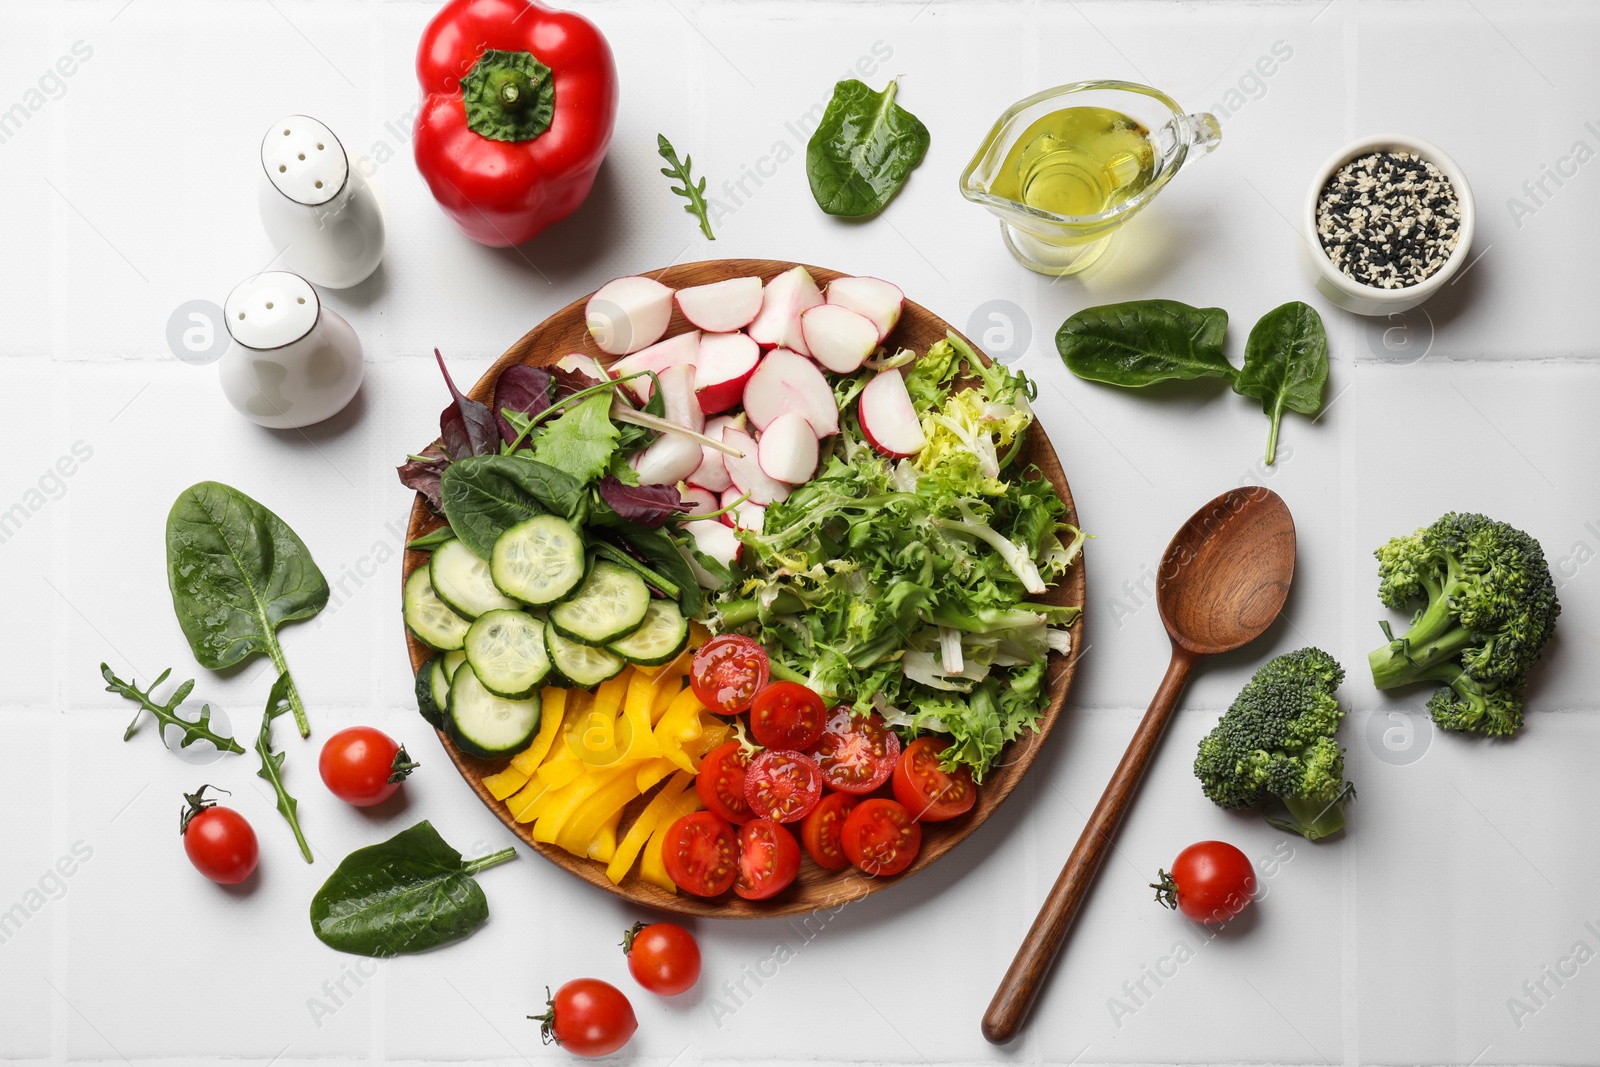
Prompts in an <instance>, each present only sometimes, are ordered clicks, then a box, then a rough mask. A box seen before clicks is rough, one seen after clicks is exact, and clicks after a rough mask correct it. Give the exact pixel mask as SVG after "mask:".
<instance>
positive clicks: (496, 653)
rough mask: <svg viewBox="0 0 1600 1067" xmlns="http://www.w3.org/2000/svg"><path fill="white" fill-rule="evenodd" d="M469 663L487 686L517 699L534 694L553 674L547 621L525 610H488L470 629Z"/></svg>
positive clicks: (468, 634)
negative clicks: (547, 637) (547, 677)
mask: <svg viewBox="0 0 1600 1067" xmlns="http://www.w3.org/2000/svg"><path fill="white" fill-rule="evenodd" d="M465 651H466V653H467V662H468V663H470V664H472V672H473V674H475V675H477V678H478V681H480V682H482V683H483V687H484V688H485V689H487V690H489V692H491V693H494V694H495V695H496V696H503V697H508V698H510V699H513V700H516V699H521V698H522V697H525V696H528V695H530V694H531V693H532V692H533V691H534V690H535V689H536V688H538V686H539V683H540V682H542V681H544V680H545V677H546V676H547V675H548V674H549V673H550V653H549V652H547V651H546V650H545V647H544V621H543V620H542V619H536V618H534V617H533V616H532V615H529V614H528V613H527V612H525V611H506V610H503V609H502V610H496V611H488V612H485V613H483V614H482V615H479V616H478V618H477V620H476V621H474V622H473V624H472V627H471V628H470V629H468V630H467V640H466V648H465Z"/></svg>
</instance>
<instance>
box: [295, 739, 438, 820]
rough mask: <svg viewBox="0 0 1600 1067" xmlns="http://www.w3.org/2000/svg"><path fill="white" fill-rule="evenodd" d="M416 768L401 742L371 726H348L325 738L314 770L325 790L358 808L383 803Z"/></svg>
mask: <svg viewBox="0 0 1600 1067" xmlns="http://www.w3.org/2000/svg"><path fill="white" fill-rule="evenodd" d="M416 769H417V764H415V763H412V762H411V757H410V756H408V755H406V750H405V747H404V746H403V745H400V744H398V743H396V742H395V740H394V738H392V737H390V736H389V735H388V734H386V733H384V732H383V731H382V730H377V729H374V728H372V727H371V726H350V727H346V728H345V729H343V730H340V731H339V732H338V733H336V734H334V735H333V736H332V737H330V738H328V741H327V743H326V744H324V745H323V746H322V755H321V756H320V757H319V758H318V759H317V770H319V771H321V772H322V782H323V784H324V785H326V786H327V787H328V791H329V792H331V793H332V794H333V795H334V796H336V797H338V798H339V799H340V800H343V801H346V802H347V803H350V804H354V805H355V806H356V807H358V808H370V807H371V806H372V805H374V804H382V803H383V802H384V801H385V800H388V799H389V798H390V797H392V796H394V794H395V791H396V790H397V789H399V788H400V783H401V782H403V781H405V780H406V776H407V775H409V774H410V773H411V772H412V771H414V770H416Z"/></svg>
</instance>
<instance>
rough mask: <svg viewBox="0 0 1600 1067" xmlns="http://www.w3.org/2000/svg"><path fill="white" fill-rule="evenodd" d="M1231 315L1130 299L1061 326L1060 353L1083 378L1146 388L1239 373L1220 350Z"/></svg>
mask: <svg viewBox="0 0 1600 1067" xmlns="http://www.w3.org/2000/svg"><path fill="white" fill-rule="evenodd" d="M1227 332H1228V313H1227V312H1226V311H1223V310H1222V309H1221V308H1196V307H1190V306H1189V305H1188V304H1182V303H1179V302H1178V301H1176V300H1131V301H1128V302H1127V303H1124V304H1103V305H1101V306H1100V307H1092V308H1084V309H1083V310H1082V311H1080V312H1078V313H1077V314H1076V315H1073V316H1072V317H1071V318H1069V319H1068V320H1067V321H1066V322H1063V323H1062V324H1061V329H1060V330H1059V331H1057V332H1056V350H1057V351H1059V352H1060V353H1061V359H1062V361H1063V362H1065V363H1066V365H1067V369H1068V370H1070V371H1072V373H1074V374H1076V375H1077V376H1078V377H1080V378H1088V379H1090V380H1091V381H1096V382H1105V383H1106V384H1107V385H1120V386H1124V387H1126V388H1130V389H1138V388H1142V387H1144V386H1146V385H1153V384H1154V383H1156V382H1161V381H1167V380H1168V379H1172V378H1180V379H1190V378H1224V379H1226V380H1228V381H1230V382H1231V381H1232V380H1233V378H1234V376H1235V375H1236V374H1237V373H1238V372H1237V371H1236V370H1234V368H1233V364H1231V363H1229V362H1228V357H1227V356H1226V355H1225V354H1224V353H1223V351H1222V339H1223V336H1224V335H1225V334H1226V333H1227Z"/></svg>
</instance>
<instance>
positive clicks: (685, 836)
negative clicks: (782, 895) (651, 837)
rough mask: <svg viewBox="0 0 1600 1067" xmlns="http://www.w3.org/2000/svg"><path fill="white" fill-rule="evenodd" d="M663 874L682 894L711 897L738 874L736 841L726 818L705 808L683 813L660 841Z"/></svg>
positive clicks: (728, 886)
mask: <svg viewBox="0 0 1600 1067" xmlns="http://www.w3.org/2000/svg"><path fill="white" fill-rule="evenodd" d="M661 859H662V862H663V864H664V865H665V866H666V868H667V877H668V878H671V879H672V881H673V884H674V885H676V886H677V887H678V888H679V889H681V890H683V891H684V892H685V893H693V894H694V895H695V896H697V897H715V896H720V895H721V894H723V893H726V892H727V891H728V890H729V889H731V888H732V887H733V880H734V879H735V878H737V877H738V876H739V842H738V839H737V838H735V837H734V835H733V827H731V826H729V825H728V821H727V820H726V819H723V818H721V817H720V816H718V815H715V814H713V813H712V812H709V811H697V812H694V813H693V814H690V815H685V816H684V817H683V818H681V819H679V820H678V821H677V822H675V823H673V824H672V825H671V826H670V827H668V828H667V836H666V838H665V839H664V840H663V841H662V843H661Z"/></svg>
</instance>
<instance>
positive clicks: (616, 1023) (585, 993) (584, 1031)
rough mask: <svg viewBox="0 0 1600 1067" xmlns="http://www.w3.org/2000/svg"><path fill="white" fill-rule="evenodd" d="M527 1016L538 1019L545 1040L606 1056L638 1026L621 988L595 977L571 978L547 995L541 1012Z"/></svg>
mask: <svg viewBox="0 0 1600 1067" xmlns="http://www.w3.org/2000/svg"><path fill="white" fill-rule="evenodd" d="M548 992H549V991H548V989H547V990H546V993H547V994H548ZM528 1018H530V1019H538V1020H539V1024H540V1025H539V1036H540V1037H542V1038H544V1043H545V1044H547V1045H548V1044H549V1043H550V1042H552V1041H554V1042H555V1043H556V1044H558V1045H560V1046H561V1047H562V1048H564V1049H566V1050H567V1051H568V1052H570V1053H572V1054H573V1055H574V1056H609V1055H611V1054H612V1053H613V1052H615V1051H617V1050H618V1049H619V1048H621V1047H622V1046H623V1045H626V1044H627V1043H628V1039H629V1038H631V1037H632V1036H633V1032H634V1031H635V1030H637V1029H639V1020H638V1019H637V1018H635V1017H634V1014H633V1005H632V1004H629V1003H628V998H627V997H625V996H623V994H622V990H620V989H618V988H617V987H616V986H614V985H612V984H611V983H610V982H602V981H600V979H598V978H575V979H573V980H572V981H570V982H568V983H567V984H566V985H564V986H562V987H561V988H560V989H558V990H556V995H555V996H553V997H550V999H549V1003H548V1007H547V1008H546V1010H545V1013H544V1014H543V1015H530V1016H528Z"/></svg>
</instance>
